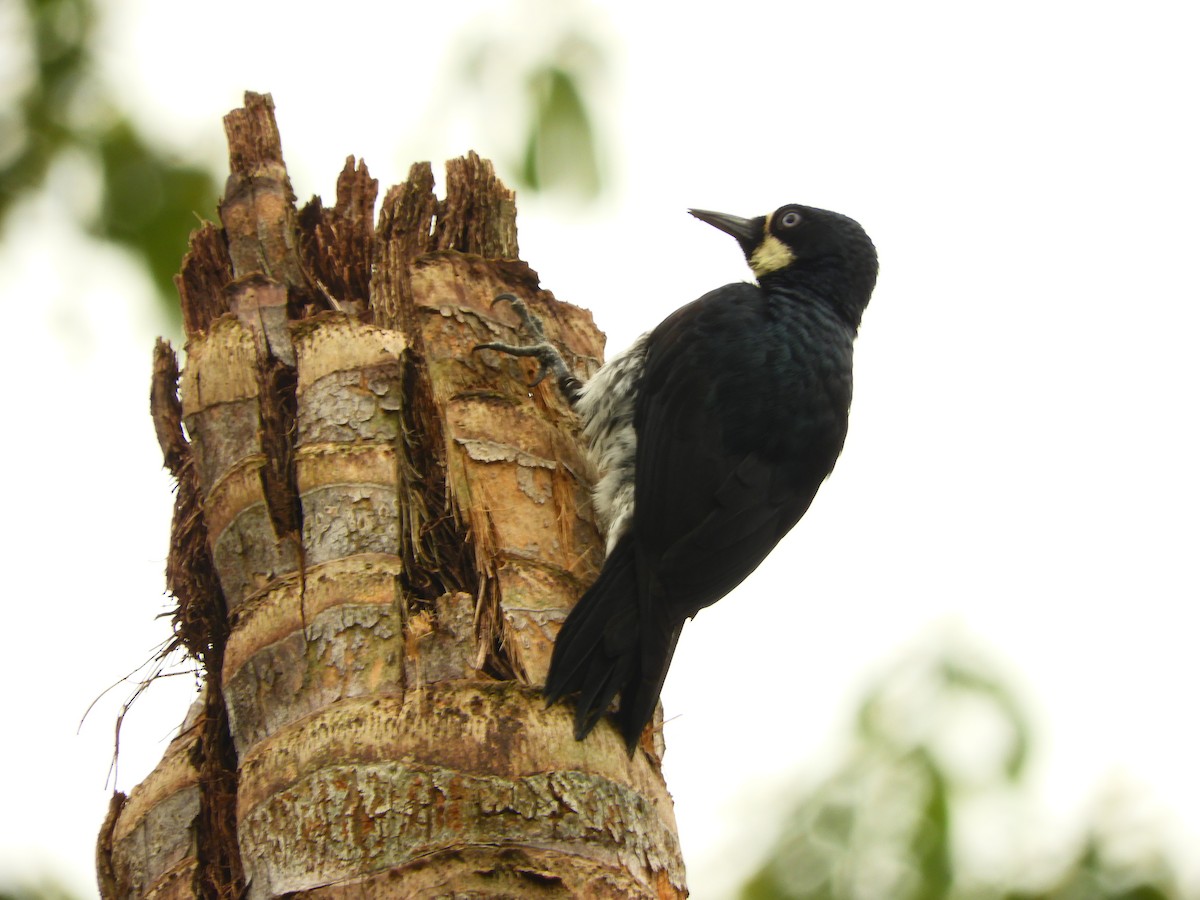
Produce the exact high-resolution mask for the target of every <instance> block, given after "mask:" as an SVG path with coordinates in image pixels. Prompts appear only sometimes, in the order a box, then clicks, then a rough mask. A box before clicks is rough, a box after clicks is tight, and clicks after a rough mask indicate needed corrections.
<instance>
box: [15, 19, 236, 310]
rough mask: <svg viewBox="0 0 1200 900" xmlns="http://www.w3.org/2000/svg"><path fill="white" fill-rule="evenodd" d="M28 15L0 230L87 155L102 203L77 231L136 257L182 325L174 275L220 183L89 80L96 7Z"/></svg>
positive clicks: (92, 80)
mask: <svg viewBox="0 0 1200 900" xmlns="http://www.w3.org/2000/svg"><path fill="white" fill-rule="evenodd" d="M25 11H26V15H27V17H28V22H29V28H28V29H27V30H26V32H25V34H24V39H25V40H26V41H27V42H28V46H27V47H14V48H11V50H12V52H14V53H17V51H19V50H23V51H26V52H25V53H24V54H23V56H24V57H27V58H28V59H29V60H30V61H31V63H30V66H31V71H30V72H29V77H28V79H27V80H26V83H24V84H23V85H22V86H21V89H20V90H19V91H18V93H19V96H17V98H16V102H15V103H14V104H13V108H12V109H11V110H6V111H5V114H4V117H3V118H4V123H3V124H4V126H5V128H6V132H7V134H6V137H8V135H11V136H12V137H11V138H8V143H7V144H6V145H5V146H3V147H2V148H0V149H2V150H3V155H2V157H0V225H2V224H3V222H4V219H5V217H6V216H7V215H8V214H9V213H10V212H11V211H12V208H13V204H14V203H15V202H16V201H17V200H18V199H19V198H20V197H22V196H23V195H25V194H26V193H29V192H32V191H36V190H39V189H41V188H42V186H43V185H44V183H45V179H46V175H47V172H49V170H50V167H51V165H52V164H53V163H54V161H55V160H56V159H57V158H58V157H59V156H60V155H61V154H63V153H64V152H66V151H71V150H74V151H82V152H83V155H84V157H85V158H87V159H90V160H93V161H94V163H95V165H96V167H97V169H98V170H99V176H100V182H101V186H102V196H101V200H100V205H99V212H98V213H97V215H96V217H95V220H94V221H89V222H83V223H81V224H82V225H84V226H85V227H87V228H88V229H89V230H90V231H91V232H92V233H93V234H95V235H96V236H98V237H101V238H104V239H107V240H111V241H115V242H117V243H120V244H122V245H124V246H126V247H128V248H130V249H131V250H133V251H134V252H135V253H136V254H137V256H138V257H139V258H141V259H142V261H143V262H144V263H145V264H146V266H147V268H148V269H149V271H150V274H151V276H152V278H153V279H154V283H155V285H156V287H157V288H158V293H159V295H160V296H161V297H162V299H163V304H164V309H166V310H168V311H169V313H170V315H171V316H172V317H173V318H175V319H178V316H179V309H178V302H177V299H176V296H175V290H174V285H173V282H172V276H173V275H174V273H175V272H176V271H178V269H179V264H180V261H181V259H182V258H183V254H184V252H185V251H186V249H187V238H188V234H189V233H190V231H191V230H192V229H193V228H195V227H196V225H197V220H198V218H199V217H201V216H205V215H210V214H211V213H212V212H213V211H214V210H215V208H216V201H217V196H218V191H219V186H218V184H217V182H216V180H215V178H214V177H213V175H212V173H211V172H209V171H208V170H206V169H204V168H201V167H199V166H196V165H193V164H190V163H187V162H186V161H183V160H179V159H176V158H175V157H173V156H171V155H170V154H169V153H166V152H164V151H162V150H160V149H158V148H156V147H154V146H153V145H152V144H150V143H149V142H148V141H147V140H146V139H145V137H144V136H143V135H142V134H141V133H139V131H138V130H137V127H136V125H134V123H133V122H132V121H131V120H129V119H127V118H125V117H123V116H121V115H120V114H119V113H118V112H117V108H118V104H117V103H116V102H115V99H114V98H110V97H108V96H106V95H104V94H103V93H102V91H101V89H100V88H99V87H98V84H99V83H98V82H97V80H96V79H95V78H93V77H92V76H91V51H90V48H91V43H92V41H94V40H95V27H94V25H95V19H96V9H95V6H94V4H93V2H92V0H26V2H25ZM18 55H22V54H18Z"/></svg>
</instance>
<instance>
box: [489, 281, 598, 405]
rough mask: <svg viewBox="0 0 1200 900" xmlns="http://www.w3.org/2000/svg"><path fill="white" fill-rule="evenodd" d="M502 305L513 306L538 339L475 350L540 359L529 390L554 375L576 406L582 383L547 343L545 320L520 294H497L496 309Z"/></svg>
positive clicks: (526, 329)
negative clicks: (528, 305) (502, 303)
mask: <svg viewBox="0 0 1200 900" xmlns="http://www.w3.org/2000/svg"><path fill="white" fill-rule="evenodd" d="M501 301H503V302H505V303H508V304H510V305H511V306H512V308H513V312H515V313H516V314H517V318H518V319H520V320H521V329H522V330H523V331H524V332H526V333H527V334H529V335H530V336H531V337H532V338H533V339H534V343H532V344H505V343H503V342H501V341H489V342H488V343H486V344H476V345H475V348H474V349H475V350H495V351H496V352H498V353H507V354H508V355H509V356H528V357H532V358H533V359H536V360H537V362H538V373H537V377H536V378H534V379H533V381H532V382H531V383H530V385H529V387H536V386H537V385H539V384H541V383H542V380H543V379H545V377H546V376H547V375H550V374H553V375H554V378H555V381H556V382H557V383H558V389H559V390H560V391H562V393H563V396H564V397H566V398H567V402H568V403H571V404H574V403H575V401H576V400H577V399H578V398H579V389H580V387H581V385H580V383H579V379H577V378H576V377H575V376H574V375H573V374H572V373H571V370H570V369H568V368H567V363H566V361H565V360H564V359H563V358H562V354H561V353H559V352H558V348H557V347H555V346H554V345H553V344H551V343H550V342H549V341H548V340H546V331H545V329H544V328H543V326H542V320H541V319H540V318H538V317H537V316H536V315H535V314H534V313H533V312H531V311H530V310H529V307H527V306H526V305H525V301H524V300H522V299H521V298H520V297H518V296H517V295H516V294H509V293H504V294H497V295H496V298H495V299H494V300H493V301H492V306H495V305H496V304H497V303H500V302H501Z"/></svg>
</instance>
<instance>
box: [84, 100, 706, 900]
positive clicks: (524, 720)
mask: <svg viewBox="0 0 1200 900" xmlns="http://www.w3.org/2000/svg"><path fill="white" fill-rule="evenodd" d="M226 130H227V132H228V136H229V145H230V168H231V174H230V176H229V181H228V184H227V187H226V194H225V199H224V201H223V202H222V204H221V208H220V213H221V221H222V227H217V226H214V225H211V224H209V225H205V226H204V227H203V228H201V229H200V230H199V231H197V232H196V233H195V234H194V235H193V237H192V242H191V248H190V250H189V252H188V254H187V256H186V258H185V259H184V264H183V270H182V272H181V274H180V275H179V277H178V285H179V292H180V296H181V299H182V303H183V315H184V323H185V329H186V333H187V346H186V349H187V365H186V367H185V368H184V369H183V371H182V372H180V370H179V368H178V364H177V361H176V357H175V354H174V352H173V351H172V350H171V348H170V346H169V345H167V344H166V343H163V342H160V343H159V345H158V346H157V347H156V349H155V367H154V379H153V386H152V397H151V406H152V413H153V416H154V422H155V427H156V429H157V432H158V435H159V440H160V443H161V444H162V447H163V453H164V458H165V462H166V465H167V466H168V467H169V468H170V470H171V471H172V473H173V474H174V475H175V478H176V480H177V482H178V495H177V498H176V509H175V519H174V523H173V526H172V541H171V551H170V557H169V559H168V571H167V579H168V586H169V588H170V590H171V592H172V593H173V595H174V596H175V597H176V599H177V600H178V609H177V612H176V616H175V625H176V635H177V644H178V645H180V646H182V647H183V648H185V649H186V650H187V651H188V652H189V653H191V654H192V655H193V656H195V657H196V659H197V660H198V661H199V663H200V665H201V669H202V672H203V673H204V676H205V685H204V690H203V693H202V696H201V699H200V700H199V701H197V704H196V705H195V706H194V708H193V710H192V712H191V713H190V714H189V716H188V719H187V721H186V722H185V726H184V728H183V730H182V731H181V733H180V736H179V737H178V738H177V739H176V740H175V741H174V742H173V743H172V744H171V746H170V747H169V748H168V750H167V753H166V756H165V757H164V759H163V761H162V763H160V764H159V766H158V767H157V768H156V769H155V771H154V772H153V773H152V774H151V775H150V776H149V777H148V778H147V779H146V780H145V781H144V782H142V784H140V785H138V787H136V788H135V789H134V790H133V791H132V793H131V794H130V796H129V797H128V798H125V797H124V796H123V795H121V794H117V795H115V796H114V798H113V803H112V807H111V809H110V814H109V816H108V818H107V819H106V821H105V824H104V827H103V829H102V831H101V835H100V841H99V849H98V872H99V878H100V883H101V892H102V894H103V895H104V897H106V898H113V897H122V898H124V897H149V896H154V897H201V896H203V897H222V898H233V897H241V896H248V897H252V898H267V897H279V896H282V895H284V894H289V895H291V894H296V893H302V894H306V895H311V896H321V897H341V896H350V895H352V896H355V897H396V896H442V895H460V894H461V895H467V896H511V897H531V896H537V897H556V896H589V897H614V898H616V897H621V898H625V897H680V896H686V888H685V887H684V874H683V864H682V861H681V858H680V853H679V846H678V839H677V837H676V831H675V823H674V814H673V810H672V804H671V798H670V795H669V794H668V793H667V791H666V787H665V785H664V784H663V780H662V775H661V769H660V761H661V755H662V744H661V737H660V736H659V735H658V732H657V731H654V730H651V731H648V732H647V735H646V736H644V738H643V742H642V744H641V747H640V749H639V751H638V752H637V753H636V754H635V755H634V757H633V758H632V759H631V758H629V757H628V756H627V755H626V753H625V750H624V746H623V744H622V741H621V738H620V736H619V735H618V734H617V732H616V730H615V729H614V728H613V727H612V726H611V725H610V724H606V725H603V726H602V727H600V728H598V729H597V730H596V732H595V733H594V735H593V736H592V737H590V738H589V739H588V740H587V741H586V742H583V743H577V742H576V741H574V740H573V739H572V727H571V721H570V714H571V711H570V709H569V708H565V707H563V706H559V707H555V708H551V709H545V708H544V705H543V702H542V699H541V696H540V693H539V686H540V685H541V684H542V682H543V681H544V679H545V674H546V670H547V667H548V663H549V658H550V651H551V647H552V644H553V639H554V635H555V633H556V632H557V628H558V626H559V624H560V623H561V622H562V620H563V618H564V617H565V614H566V612H567V610H568V609H569V608H570V606H571V604H572V603H573V602H574V601H575V600H576V599H577V598H578V596H579V595H580V594H581V593H582V591H583V589H584V588H585V587H586V586H587V585H588V584H589V583H590V582H591V581H592V579H593V578H594V577H595V575H596V573H597V571H598V568H599V566H600V564H601V561H602V557H601V549H600V546H601V545H600V541H599V538H598V535H597V534H596V529H595V526H594V523H593V521H592V516H591V511H590V509H591V508H590V502H589V497H588V492H589V485H590V483H591V481H592V474H591V473H590V472H589V469H588V463H587V461H586V459H585V457H584V455H583V453H582V452H581V450H580V446H579V440H578V434H577V432H576V425H575V422H574V420H573V418H572V416H571V414H570V411H569V409H568V407H567V406H566V404H565V403H564V401H563V400H562V399H561V398H560V397H559V396H558V395H557V394H556V392H555V391H554V389H553V387H552V386H550V385H548V384H547V385H543V386H539V387H536V388H533V389H528V388H527V387H526V384H527V383H528V380H529V379H530V371H529V369H528V367H527V366H526V365H525V364H524V363H520V362H518V361H516V360H513V359H509V358H506V357H500V356H497V355H495V354H491V353H484V354H477V353H472V347H473V346H474V345H475V344H477V343H480V342H483V341H489V340H497V339H501V340H510V341H511V340H517V339H518V337H519V336H518V335H517V334H516V333H515V326H516V320H515V318H513V317H511V315H510V313H509V312H508V311H507V309H506V308H505V307H498V308H497V309H496V310H493V309H492V307H491V305H490V304H491V300H492V298H493V297H494V296H495V295H496V294H498V293H500V292H502V291H511V292H514V293H516V294H518V295H519V296H521V297H523V298H525V299H526V300H527V301H528V302H529V303H530V304H531V305H532V306H533V308H535V309H536V310H537V311H538V313H539V315H541V316H542V318H543V319H544V320H545V322H546V328H547V332H548V334H549V335H550V337H551V339H553V340H554V341H555V342H556V343H558V344H559V346H561V347H563V348H564V350H565V352H566V355H567V358H568V359H570V360H573V361H574V365H575V367H576V371H577V373H578V374H579V375H580V376H581V377H583V376H587V375H588V374H590V373H591V372H592V371H594V369H595V368H596V366H597V365H598V364H599V361H600V357H601V352H602V337H601V335H600V334H599V333H598V332H597V331H596V329H595V327H594V326H593V324H592V320H591V316H590V315H589V314H588V313H587V312H585V311H584V310H580V309H577V308H575V307H572V306H569V305H567V304H563V303H558V302H556V301H555V300H554V299H553V297H552V296H551V295H550V294H549V293H548V292H546V291H542V290H541V289H540V288H539V286H538V279H537V275H536V273H535V272H533V271H532V270H531V269H530V268H529V267H528V266H526V265H525V263H523V262H520V261H519V260H518V259H517V246H516V227H515V214H516V210H515V205H514V201H513V195H512V193H511V192H510V191H508V190H507V189H506V188H505V187H504V186H503V184H501V183H500V181H499V180H498V179H497V178H496V177H495V175H494V173H493V171H492V167H491V165H490V164H489V163H488V162H486V161H485V160H481V159H479V158H478V157H477V156H475V155H474V154H472V155H469V156H468V157H467V158H465V159H458V160H453V161H451V162H450V163H449V164H448V165H447V181H446V188H445V190H446V197H445V199H444V200H438V199H436V197H435V196H434V193H433V175H432V171H431V169H430V167H429V166H428V164H419V165H415V166H413V168H412V170H411V172H410V174H409V180H408V181H407V182H406V183H405V184H402V185H399V186H397V187H395V188H392V189H391V190H390V191H389V192H388V193H387V196H386V197H385V198H384V201H383V207H382V210H381V212H380V217H379V223H378V226H376V224H375V223H374V220H373V212H374V204H375V196H376V189H377V184H376V182H375V181H374V180H373V179H371V178H370V176H369V175H368V173H367V170H366V167H365V166H364V165H363V164H361V163H359V164H358V166H357V167H355V165H354V161H353V159H351V160H348V161H347V163H346V168H345V169H344V171H343V172H342V174H341V176H340V178H339V179H338V187H337V203H336V205H335V206H334V207H333V208H325V207H323V206H322V205H321V202H320V200H319V198H314V199H313V201H312V202H310V203H309V204H308V205H307V206H305V207H304V208H303V209H302V210H299V211H297V210H296V207H295V197H294V195H293V193H292V189H291V185H290V182H289V180H288V176H287V171H286V169H285V168H284V164H283V157H282V151H281V147H280V140H279V134H278V131H277V130H276V125H275V120H274V112H273V106H272V103H271V100H270V97H269V96H260V95H255V94H247V95H246V105H245V107H244V108H243V109H239V110H235V111H234V112H233V113H231V114H230V115H229V116H228V117H227V119H226ZM185 428H186V437H185V432H184V429H185Z"/></svg>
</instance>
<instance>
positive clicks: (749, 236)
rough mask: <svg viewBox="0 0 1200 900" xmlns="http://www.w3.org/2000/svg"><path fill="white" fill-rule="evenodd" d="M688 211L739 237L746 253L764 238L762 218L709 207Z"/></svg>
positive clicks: (738, 240) (701, 219)
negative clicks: (717, 210)
mask: <svg viewBox="0 0 1200 900" xmlns="http://www.w3.org/2000/svg"><path fill="white" fill-rule="evenodd" d="M688 212H690V213H691V214H692V215H693V216H695V217H696V218H697V219H699V220H700V221H701V222H707V223H708V224H709V225H711V226H712V227H713V228H716V229H719V230H720V231H723V232H725V233H726V234H728V235H730V236H732V237H734V238H737V242H738V243H739V244H741V245H742V249H743V250H745V251H746V253H750V252H751V251H752V250H753V249H754V248H755V247H756V246H758V242H759V241H761V240H762V229H763V220H762V218H758V219H743V218H742V217H741V216H731V215H729V214H728V213H719V212H713V211H712V210H708V209H689V210H688Z"/></svg>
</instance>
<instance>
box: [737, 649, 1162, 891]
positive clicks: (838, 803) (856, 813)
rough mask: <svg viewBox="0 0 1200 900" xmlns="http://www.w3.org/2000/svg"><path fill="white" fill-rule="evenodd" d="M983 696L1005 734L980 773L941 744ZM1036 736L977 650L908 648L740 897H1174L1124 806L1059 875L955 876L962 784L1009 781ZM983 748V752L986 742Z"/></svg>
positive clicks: (1004, 787) (970, 791) (969, 787)
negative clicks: (1005, 742) (1042, 881)
mask: <svg viewBox="0 0 1200 900" xmlns="http://www.w3.org/2000/svg"><path fill="white" fill-rule="evenodd" d="M963 699H967V700H970V701H971V702H972V704H974V705H971V704H968V705H964V704H963V703H962V702H961V701H962V700H963ZM980 702H982V703H983V704H984V708H985V710H990V711H991V712H992V713H994V714H996V715H999V716H1000V717H1001V721H1002V723H1003V724H1004V725H1005V726H1006V727H1005V728H1004V729H1003V731H1007V732H1009V733H1010V735H1011V742H1010V743H1011V747H1010V749H1009V751H1008V752H1007V754H1006V755H1005V756H1004V757H1003V761H1002V763H1001V764H1000V765H998V766H991V767H985V768H984V771H985V772H986V773H987V778H988V779H989V780H988V781H986V782H985V783H983V784H979V783H978V782H977V780H976V779H977V777H978V776H977V775H974V774H972V775H969V776H964V775H961V774H959V772H958V769H956V768H955V767H954V766H953V765H951V761H952V760H951V757H950V756H947V755H945V749H944V746H945V740H944V739H945V737H946V734H947V733H948V732H951V733H952V732H953V730H954V729H955V727H956V720H955V716H956V714H961V713H962V711H963V710H965V709H968V708H970V709H972V710H973V711H975V712H978V709H979V707H978V704H979V703H980ZM1001 733H1003V732H1001ZM1030 744H1031V738H1030V732H1029V724H1028V719H1027V716H1026V715H1025V712H1024V710H1023V709H1022V708H1021V705H1020V703H1019V702H1018V701H1017V699H1016V695H1015V694H1014V693H1013V692H1012V690H1011V689H1010V688H1009V687H1008V686H1007V685H1006V683H1005V682H1004V680H1003V679H1002V678H1001V677H999V675H997V674H996V673H995V672H994V671H992V669H991V668H990V667H988V666H987V665H986V664H985V663H983V662H981V661H980V657H979V654H977V653H966V652H962V651H961V649H951V650H949V651H946V652H943V653H940V654H934V655H930V654H918V655H916V656H914V657H913V658H910V659H907V660H904V661H902V662H901V663H900V664H898V665H897V666H895V667H894V668H893V669H892V670H891V671H889V672H888V673H886V674H885V675H884V677H882V678H880V679H879V681H878V682H877V684H876V686H875V688H874V689H873V690H871V691H870V692H869V693H868V694H867V696H866V697H865V698H864V700H863V702H862V705H861V707H860V709H859V711H858V717H857V724H856V728H855V733H854V740H853V741H852V743H851V745H850V747H849V750H848V752H847V754H846V756H845V758H844V760H843V761H842V763H841V764H840V765H839V766H838V767H837V768H836V769H835V771H834V772H833V773H832V774H831V775H830V776H829V777H828V778H826V779H825V780H824V781H822V782H820V783H818V784H817V785H816V786H815V787H814V788H813V789H812V790H811V791H809V792H808V793H807V794H806V795H805V796H803V797H802V798H801V799H800V801H799V802H798V803H797V804H796V806H795V808H794V810H793V811H792V813H791V814H790V815H789V816H788V818H787V820H786V822H785V824H784V826H783V828H782V830H781V832H780V835H779V837H778V839H777V841H776V842H775V844H774V846H773V847H772V849H771V851H770V853H769V855H768V857H767V859H766V861H765V862H764V863H763V864H762V866H761V867H760V868H759V870H758V871H757V872H756V873H755V874H754V875H753V876H752V877H751V878H750V879H749V880H748V881H747V882H746V884H745V885H744V886H743V888H742V891H741V897H742V900H868V898H876V897H879V898H887V900H1181V898H1182V897H1183V894H1182V892H1181V890H1180V888H1179V882H1178V879H1177V877H1176V876H1175V874H1174V872H1173V871H1172V869H1171V867H1170V866H1169V865H1168V864H1167V863H1166V862H1165V855H1164V854H1163V853H1162V852H1155V851H1151V852H1147V851H1146V850H1145V847H1144V844H1145V833H1144V829H1143V828H1142V827H1141V823H1137V822H1133V821H1131V820H1129V818H1128V816H1126V817H1125V818H1122V817H1121V816H1120V815H1119V813H1120V810H1119V809H1118V810H1117V811H1116V812H1117V815H1115V817H1114V816H1108V817H1105V819H1104V827H1103V828H1101V827H1100V825H1096V826H1094V827H1093V828H1092V835H1091V837H1090V838H1089V839H1088V841H1087V842H1086V843H1085V844H1084V845H1083V847H1082V848H1081V850H1080V852H1079V853H1078V855H1076V856H1074V857H1068V858H1066V859H1064V860H1062V861H1061V862H1060V863H1059V864H1058V866H1057V867H1051V868H1050V871H1057V872H1058V873H1059V874H1058V876H1057V877H1056V878H1055V879H1054V880H1053V882H1052V883H1051V884H1049V885H1047V886H1044V887H1037V888H1033V889H1031V888H1030V887H1029V886H1028V885H1027V884H1022V883H1020V882H1022V881H1023V880H1024V879H1026V878H1027V877H1028V873H1027V872H1026V871H1024V870H1018V871H1014V872H1011V873H1010V877H1011V879H1012V881H1013V883H1010V884H1004V883H995V882H994V881H981V880H980V879H979V877H978V876H976V877H974V878H972V877H970V876H971V873H967V875H965V876H964V875H962V873H961V869H962V864H961V863H960V861H959V860H958V859H957V856H956V841H955V817H956V814H957V813H958V811H959V809H960V806H961V804H962V802H963V799H964V797H967V796H970V797H977V796H979V794H980V793H981V792H991V795H992V796H999V795H1000V794H1002V793H1004V792H1008V791H1012V790H1014V789H1015V788H1016V786H1017V785H1018V782H1019V781H1020V777H1021V775H1022V773H1023V772H1024V770H1025V765H1026V761H1027V758H1028V755H1029V748H1030ZM978 749H979V752H980V753H981V754H983V757H984V758H985V759H988V758H990V757H991V756H992V751H993V749H994V748H990V747H984V746H981V747H979V748H978ZM968 769H970V767H968ZM970 771H972V772H973V771H974V770H973V769H971V770H970ZM962 778H968V779H969V780H967V781H962V780H961V779H962ZM1110 819H1111V821H1110ZM1130 829H1136V832H1131V831H1130ZM1131 833H1136V835H1137V837H1138V838H1139V839H1140V840H1141V843H1140V844H1139V843H1137V842H1134V844H1133V845H1132V846H1133V847H1134V849H1135V850H1136V852H1132V851H1131V849H1130V847H1124V848H1123V851H1122V852H1121V853H1120V854H1118V853H1117V852H1116V851H1115V850H1114V847H1115V846H1116V844H1117V843H1121V842H1120V841H1119V838H1120V837H1121V835H1122V834H1131ZM1139 848H1140V849H1139ZM1039 859H1040V861H1041V863H1042V864H1043V865H1044V864H1045V862H1046V861H1045V860H1044V859H1041V858H1039ZM960 880H961V882H962V883H960Z"/></svg>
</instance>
